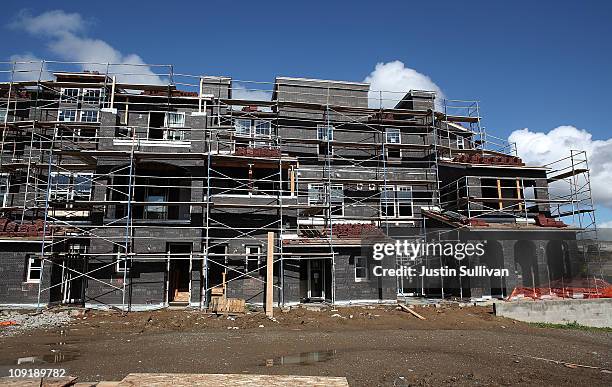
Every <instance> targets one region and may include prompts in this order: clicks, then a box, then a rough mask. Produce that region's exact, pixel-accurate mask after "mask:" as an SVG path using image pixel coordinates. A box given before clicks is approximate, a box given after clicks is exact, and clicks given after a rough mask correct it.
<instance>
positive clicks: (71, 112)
mask: <svg viewBox="0 0 612 387" xmlns="http://www.w3.org/2000/svg"><path fill="white" fill-rule="evenodd" d="M76 119H77V110H76V109H60V111H59V116H58V121H62V122H75V121H76Z"/></svg>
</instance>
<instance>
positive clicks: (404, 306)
mask: <svg viewBox="0 0 612 387" xmlns="http://www.w3.org/2000/svg"><path fill="white" fill-rule="evenodd" d="M397 305H399V307H400V308H402V310H404V311H406V312H408V313H410V314H411V315H413V316H414V317H416V318H418V319H419V320H426V319H425V317H423V316H421V315H420V314H418V313H417V312H415V311H414V310H412V308H409V307H407V306H406V305H403V304H397Z"/></svg>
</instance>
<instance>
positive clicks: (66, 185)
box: [49, 172, 72, 201]
mask: <svg viewBox="0 0 612 387" xmlns="http://www.w3.org/2000/svg"><path fill="white" fill-rule="evenodd" d="M70 176H71V174H70V172H51V181H50V182H49V196H50V197H51V198H52V199H53V200H64V201H65V200H69V199H70V198H71V196H72V195H71V194H70V193H71V191H72V187H71V185H70Z"/></svg>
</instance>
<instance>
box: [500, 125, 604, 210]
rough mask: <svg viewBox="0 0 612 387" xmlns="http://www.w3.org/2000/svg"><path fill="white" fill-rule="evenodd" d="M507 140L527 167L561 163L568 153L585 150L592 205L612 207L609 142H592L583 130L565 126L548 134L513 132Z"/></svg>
mask: <svg viewBox="0 0 612 387" xmlns="http://www.w3.org/2000/svg"><path fill="white" fill-rule="evenodd" d="M508 140H509V141H511V142H515V143H516V146H517V150H518V154H519V156H520V157H521V158H523V160H525V162H527V163H528V164H530V165H545V164H548V163H551V162H553V161H556V160H560V159H562V158H564V157H568V156H569V155H570V150H584V151H586V154H587V157H588V164H589V169H590V176H591V187H592V190H593V199H594V200H595V204H596V206H597V205H599V206H604V207H608V208H612V189H610V183H611V182H612V139H607V140H593V136H592V135H591V133H589V132H587V131H586V130H584V129H578V128H576V127H574V126H569V125H564V126H559V127H556V128H554V129H552V130H551V131H549V132H548V133H544V132H535V131H533V132H532V131H531V130H529V129H528V128H525V129H520V130H515V131H514V132H512V133H511V134H510V136H509V137H508ZM565 163H566V165H567V163H569V160H568V161H566V162H565Z"/></svg>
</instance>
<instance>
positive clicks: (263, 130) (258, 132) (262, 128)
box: [255, 120, 272, 138]
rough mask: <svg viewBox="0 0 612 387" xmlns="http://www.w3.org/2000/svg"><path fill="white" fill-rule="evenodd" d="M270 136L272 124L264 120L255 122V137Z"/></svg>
mask: <svg viewBox="0 0 612 387" xmlns="http://www.w3.org/2000/svg"><path fill="white" fill-rule="evenodd" d="M271 135H272V123H271V122H270V121H265V120H255V137H268V138H269V137H270V136H271Z"/></svg>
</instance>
